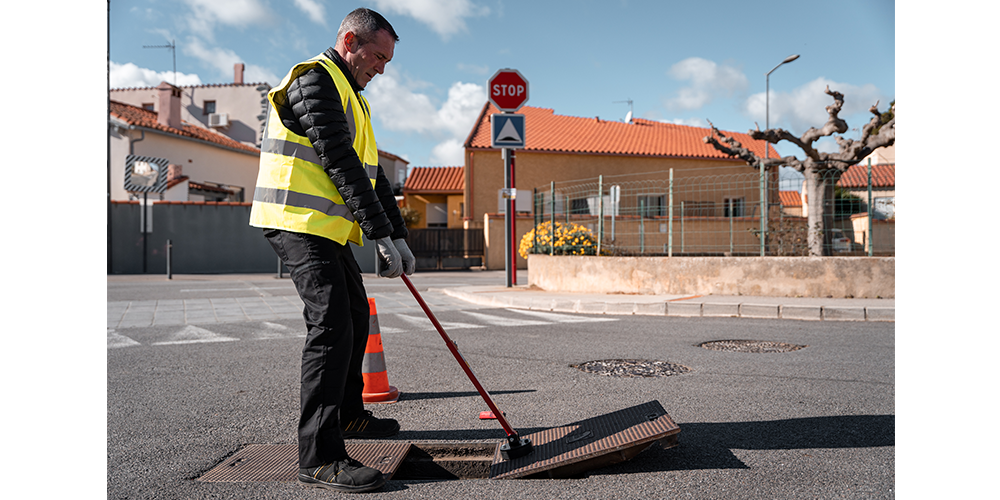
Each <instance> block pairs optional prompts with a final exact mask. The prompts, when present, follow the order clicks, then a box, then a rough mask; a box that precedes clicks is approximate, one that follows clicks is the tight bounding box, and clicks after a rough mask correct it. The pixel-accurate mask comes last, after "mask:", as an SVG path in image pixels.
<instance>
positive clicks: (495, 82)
mask: <svg viewBox="0 0 1000 500" xmlns="http://www.w3.org/2000/svg"><path fill="white" fill-rule="evenodd" d="M489 95H490V102H491V103H493V105H494V106H496V107H497V109H499V110H500V111H510V112H514V111H517V109H518V108H520V107H521V106H523V105H524V103H526V102H528V80H526V79H525V78H524V77H523V76H521V73H520V72H519V71H517V70H516V69H510V68H505V69H501V70H499V71H497V72H496V73H494V74H493V76H492V77H491V78H490V83H489Z"/></svg>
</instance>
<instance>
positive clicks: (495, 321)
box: [461, 311, 552, 326]
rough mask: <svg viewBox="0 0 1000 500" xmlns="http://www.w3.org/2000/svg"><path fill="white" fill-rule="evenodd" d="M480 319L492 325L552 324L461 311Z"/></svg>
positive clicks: (549, 322) (549, 323)
mask: <svg viewBox="0 0 1000 500" xmlns="http://www.w3.org/2000/svg"><path fill="white" fill-rule="evenodd" d="M461 312H463V313H465V314H468V315H469V316H472V317H473V318H476V319H478V320H479V321H484V322H486V323H489V324H491V325H496V326H536V325H551V324H552V322H551V321H537V320H531V319H515V318H504V317H502V316H493V315H492V314H483V313H480V312H475V311H461Z"/></svg>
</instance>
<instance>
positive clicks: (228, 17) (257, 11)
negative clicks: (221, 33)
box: [184, 0, 274, 40]
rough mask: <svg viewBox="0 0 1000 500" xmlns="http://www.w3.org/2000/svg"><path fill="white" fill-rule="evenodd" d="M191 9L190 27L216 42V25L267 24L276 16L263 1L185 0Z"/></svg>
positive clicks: (243, 25)
mask: <svg viewBox="0 0 1000 500" xmlns="http://www.w3.org/2000/svg"><path fill="white" fill-rule="evenodd" d="M184 3H186V4H188V5H189V6H190V7H191V11H192V12H191V16H190V17H189V18H188V25H189V26H190V27H191V30H192V31H193V32H194V33H196V34H198V35H199V36H200V37H202V38H204V39H206V40H215V34H214V30H215V24H216V23H221V24H225V25H229V26H235V27H245V26H248V25H251V24H266V23H269V22H270V21H271V20H272V19H273V18H274V14H273V13H272V12H271V10H270V9H269V8H268V7H267V5H266V4H265V3H264V2H263V1H261V0H184Z"/></svg>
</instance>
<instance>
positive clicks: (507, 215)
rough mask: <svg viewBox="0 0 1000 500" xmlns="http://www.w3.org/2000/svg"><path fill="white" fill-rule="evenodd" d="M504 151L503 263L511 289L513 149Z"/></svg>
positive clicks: (508, 285) (508, 286)
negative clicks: (511, 170) (511, 158)
mask: <svg viewBox="0 0 1000 500" xmlns="http://www.w3.org/2000/svg"><path fill="white" fill-rule="evenodd" d="M502 151H503V153H502V155H503V197H504V216H503V217H504V219H503V220H504V246H503V253H504V256H503V261H504V264H505V266H504V267H506V268H507V273H506V274H507V288H510V287H511V283H512V281H511V277H512V274H511V272H512V269H511V267H512V266H511V265H510V257H511V255H510V243H511V239H512V235H511V234H510V222H511V219H512V216H513V215H514V214H513V213H511V206H510V205H511V202H512V201H514V200H512V199H511V196H510V194H511V193H510V153H511V149H510V148H503V150H502Z"/></svg>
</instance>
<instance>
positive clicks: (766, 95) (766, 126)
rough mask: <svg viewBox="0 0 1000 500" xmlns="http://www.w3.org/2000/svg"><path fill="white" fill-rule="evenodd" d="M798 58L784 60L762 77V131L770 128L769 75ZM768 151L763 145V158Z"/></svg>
mask: <svg viewBox="0 0 1000 500" xmlns="http://www.w3.org/2000/svg"><path fill="white" fill-rule="evenodd" d="M798 58H799V55H798V54H795V55H791V56H788V57H786V58H785V60H784V61H781V62H780V63H778V65H777V66H775V67H774V68H772V69H771V71H768V72H767V74H766V75H764V130H769V129H770V128H771V73H774V70H776V69H778V68H780V67H781V65H782V64H785V63H790V62H792V61H794V60H796V59H798ZM768 149H769V148H768V147H767V144H766V143H765V144H764V158H767V155H768Z"/></svg>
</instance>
